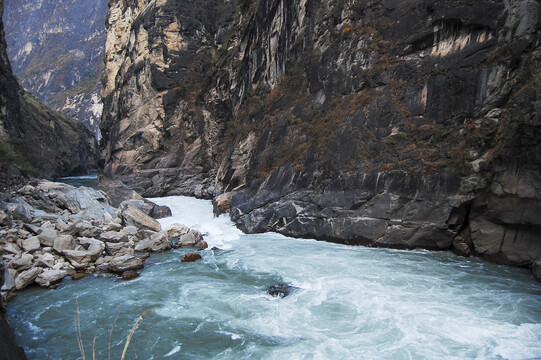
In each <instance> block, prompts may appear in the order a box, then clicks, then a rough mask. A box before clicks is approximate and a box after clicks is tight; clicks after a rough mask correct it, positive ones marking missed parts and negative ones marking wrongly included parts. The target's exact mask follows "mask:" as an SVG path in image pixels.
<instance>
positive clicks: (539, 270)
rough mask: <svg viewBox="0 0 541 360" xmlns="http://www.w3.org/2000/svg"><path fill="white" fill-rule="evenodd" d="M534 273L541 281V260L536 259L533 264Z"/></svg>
mask: <svg viewBox="0 0 541 360" xmlns="http://www.w3.org/2000/svg"><path fill="white" fill-rule="evenodd" d="M532 274H533V276H534V278H535V279H536V280H537V281H539V282H541V261H536V262H535V263H534V264H533V266H532Z"/></svg>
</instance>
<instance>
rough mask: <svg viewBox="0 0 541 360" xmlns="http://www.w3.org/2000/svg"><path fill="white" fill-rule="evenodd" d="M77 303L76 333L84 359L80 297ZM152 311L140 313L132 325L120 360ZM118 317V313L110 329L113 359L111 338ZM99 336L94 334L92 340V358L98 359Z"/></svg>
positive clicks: (93, 359) (109, 343)
mask: <svg viewBox="0 0 541 360" xmlns="http://www.w3.org/2000/svg"><path fill="white" fill-rule="evenodd" d="M76 303H77V311H76V312H75V315H74V323H75V335H76V337H77V345H78V346H79V351H80V352H81V356H82V358H83V360H86V352H85V347H84V343H83V336H82V334H81V318H80V316H79V300H78V299H77V300H76ZM151 311H152V309H148V310H146V311H144V312H143V313H142V314H141V315H139V317H138V318H137V320H136V321H135V323H134V324H133V326H132V327H131V329H130V332H129V333H128V336H127V337H126V343H125V344H124V349H123V351H122V355H121V356H120V360H124V358H125V357H126V352H127V351H128V347H129V346H130V344H131V341H132V338H133V334H134V333H135V331H136V330H137V328H138V327H139V324H140V323H141V322H142V321H143V318H144V316H145V315H146V314H148V313H149V312H151ZM117 319H118V314H117V316H116V318H115V321H114V323H113V325H112V327H111V330H110V331H109V342H108V352H109V359H111V338H112V336H113V329H114V328H115V324H116V321H117ZM97 338H98V335H97V334H96V336H94V340H93V341H92V360H96V340H97Z"/></svg>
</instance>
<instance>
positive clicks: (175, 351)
mask: <svg viewBox="0 0 541 360" xmlns="http://www.w3.org/2000/svg"><path fill="white" fill-rule="evenodd" d="M181 348H182V344H181V345H176V346H175V347H174V348H173V349H171V351H169V352H168V353H167V354H165V355H164V356H163V357H170V356H173V355H175V354H177V353H179V352H180V349H181Z"/></svg>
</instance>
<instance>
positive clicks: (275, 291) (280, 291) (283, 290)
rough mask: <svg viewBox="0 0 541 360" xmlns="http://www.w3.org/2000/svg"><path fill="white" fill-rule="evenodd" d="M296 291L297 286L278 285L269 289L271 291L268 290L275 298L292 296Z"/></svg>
mask: <svg viewBox="0 0 541 360" xmlns="http://www.w3.org/2000/svg"><path fill="white" fill-rule="evenodd" d="M294 289H296V287H295V286H291V285H288V284H277V285H273V286H271V287H269V289H268V290H267V294H269V295H271V296H274V297H279V298H284V297H286V296H288V295H290V294H291V292H292V291H293V290H294Z"/></svg>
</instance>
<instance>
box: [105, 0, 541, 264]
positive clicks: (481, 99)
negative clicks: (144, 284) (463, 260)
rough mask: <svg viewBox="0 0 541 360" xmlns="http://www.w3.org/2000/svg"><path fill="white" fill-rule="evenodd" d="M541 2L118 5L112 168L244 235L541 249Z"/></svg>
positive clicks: (112, 54)
mask: <svg viewBox="0 0 541 360" xmlns="http://www.w3.org/2000/svg"><path fill="white" fill-rule="evenodd" d="M540 9H541V7H540V4H539V2H538V1H535V0H523V1H491V0H481V1H476V2H473V3H472V2H469V1H462V0H454V1H447V2H443V1H436V0H425V1H415V0H408V1H393V0H386V1H355V0H341V1H327V0H302V1H296V2H290V1H280V0H258V1H256V0H254V1H249V0H244V1H238V2H235V1H218V2H211V1H198V2H194V1H168V0H156V1H143V0H141V1H129V0H123V1H120V0H118V1H111V2H110V9H109V15H108V19H107V22H106V24H107V33H108V38H107V44H106V63H105V68H106V70H105V73H104V76H103V77H102V95H103V98H104V104H105V111H104V117H103V122H102V133H103V134H104V143H103V147H102V151H103V156H104V159H105V168H104V171H105V173H106V174H107V175H110V176H116V177H119V178H121V179H122V180H123V181H125V182H126V183H128V184H129V185H131V186H133V187H134V188H135V189H136V190H137V191H139V192H141V193H144V194H145V195H164V194H189V195H196V196H202V197H211V196H213V195H215V194H218V193H220V192H223V191H233V195H232V209H231V215H232V218H233V219H234V220H235V221H236V222H237V224H238V225H239V226H240V227H241V228H242V229H243V230H246V231H248V232H262V231H269V230H274V231H279V232H282V233H284V234H288V235H292V236H299V237H316V238H318V239H325V240H332V241H338V242H344V243H350V244H363V245H369V246H388V247H398V248H414V247H422V248H428V249H453V250H454V251H456V252H458V253H461V254H475V255H479V256H482V257H484V258H486V259H489V260H492V261H496V262H500V263H507V264H512V265H519V266H529V265H531V264H532V263H533V262H534V261H535V260H540V259H541V235H540V234H541V221H540V220H539V219H538V217H537V216H536V214H537V213H539V211H540V210H541V201H540V195H541V193H540V184H541V179H540V171H539V170H540V164H541V149H540V146H541V145H540V140H541V128H540V126H541V119H540V116H539V110H540V102H539V90H540V81H541V73H540V70H539V69H540V66H539V65H540V47H539V39H540V35H541V33H540V21H539V19H540Z"/></svg>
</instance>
